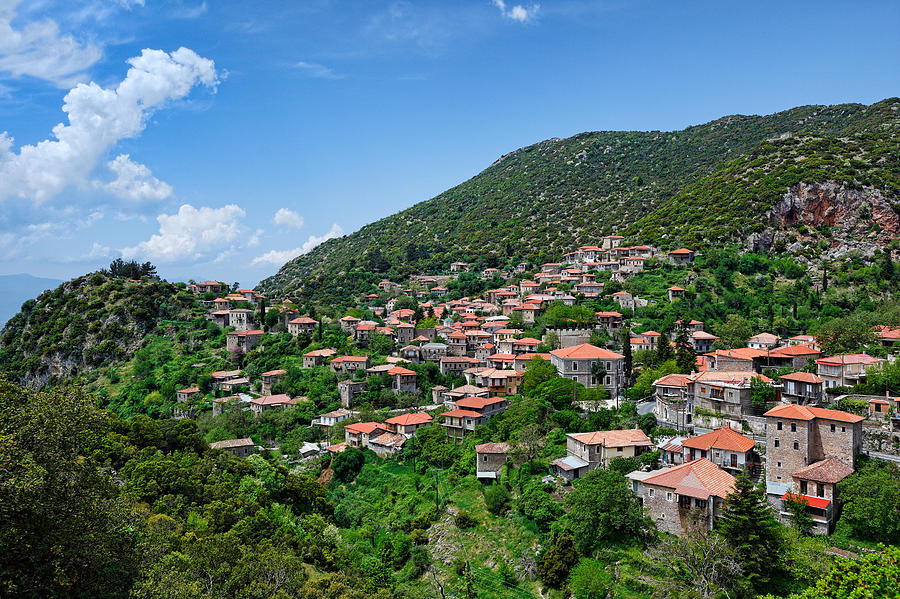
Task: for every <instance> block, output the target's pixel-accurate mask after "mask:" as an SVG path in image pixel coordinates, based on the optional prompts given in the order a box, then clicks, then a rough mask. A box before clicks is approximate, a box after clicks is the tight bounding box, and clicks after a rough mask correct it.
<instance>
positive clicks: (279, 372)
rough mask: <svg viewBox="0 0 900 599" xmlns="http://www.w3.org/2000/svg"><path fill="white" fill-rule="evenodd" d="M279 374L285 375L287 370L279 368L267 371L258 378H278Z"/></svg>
mask: <svg viewBox="0 0 900 599" xmlns="http://www.w3.org/2000/svg"><path fill="white" fill-rule="evenodd" d="M281 374H287V370H284V369H283V368H279V369H278V370H269V371H268V372H264V373H262V374H261V375H259V376H278V375H281Z"/></svg>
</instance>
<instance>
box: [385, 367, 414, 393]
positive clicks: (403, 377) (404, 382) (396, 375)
mask: <svg viewBox="0 0 900 599" xmlns="http://www.w3.org/2000/svg"><path fill="white" fill-rule="evenodd" d="M387 374H388V376H390V377H391V389H393V391H394V393H400V392H401V391H405V392H407V393H415V391H416V371H415V370H410V369H409V368H403V367H402V366H394V367H393V368H391V369H390V370H388V371H387Z"/></svg>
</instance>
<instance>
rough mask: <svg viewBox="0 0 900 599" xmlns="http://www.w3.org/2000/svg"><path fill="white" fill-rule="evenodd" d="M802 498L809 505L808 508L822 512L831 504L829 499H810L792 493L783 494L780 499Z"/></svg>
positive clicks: (809, 497)
mask: <svg viewBox="0 0 900 599" xmlns="http://www.w3.org/2000/svg"><path fill="white" fill-rule="evenodd" d="M798 497H802V498H803V499H805V500H806V501H807V503H809V507H815V508H819V509H820V510H824V509H827V508H828V504H830V503H831V500H830V499H825V498H824V497H811V496H809V495H794V494H793V493H785V494H784V495H782V496H781V498H782V499H788V498H794V499H796V498H798Z"/></svg>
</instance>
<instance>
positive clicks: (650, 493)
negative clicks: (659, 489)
mask: <svg viewBox="0 0 900 599" xmlns="http://www.w3.org/2000/svg"><path fill="white" fill-rule="evenodd" d="M647 495H649V496H650V497H653V489H650V490H649V491H648V492H647Z"/></svg>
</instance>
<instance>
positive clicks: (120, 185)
mask: <svg viewBox="0 0 900 599" xmlns="http://www.w3.org/2000/svg"><path fill="white" fill-rule="evenodd" d="M106 166H108V167H109V170H111V171H112V172H113V173H114V174H115V175H116V178H115V179H114V180H112V181H110V182H109V183H101V182H99V181H95V182H94V185H95V186H97V187H99V188H101V189H105V190H106V191H108V192H109V193H111V194H113V195H114V196H116V197H117V198H121V199H123V200H131V201H132V202H140V201H143V200H157V201H159V200H164V199H166V198H167V197H169V196H170V195H172V186H171V185H169V184H168V183H166V182H165V181H160V180H159V179H157V178H156V177H154V176H153V173H151V172H150V169H149V168H147V167H146V166H145V165H143V164H141V163H139V162H134V161H132V160H131V157H130V156H129V155H128V154H119V155H118V156H116V157H115V159H114V160H112V161H110V162H108V163H107V164H106Z"/></svg>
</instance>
